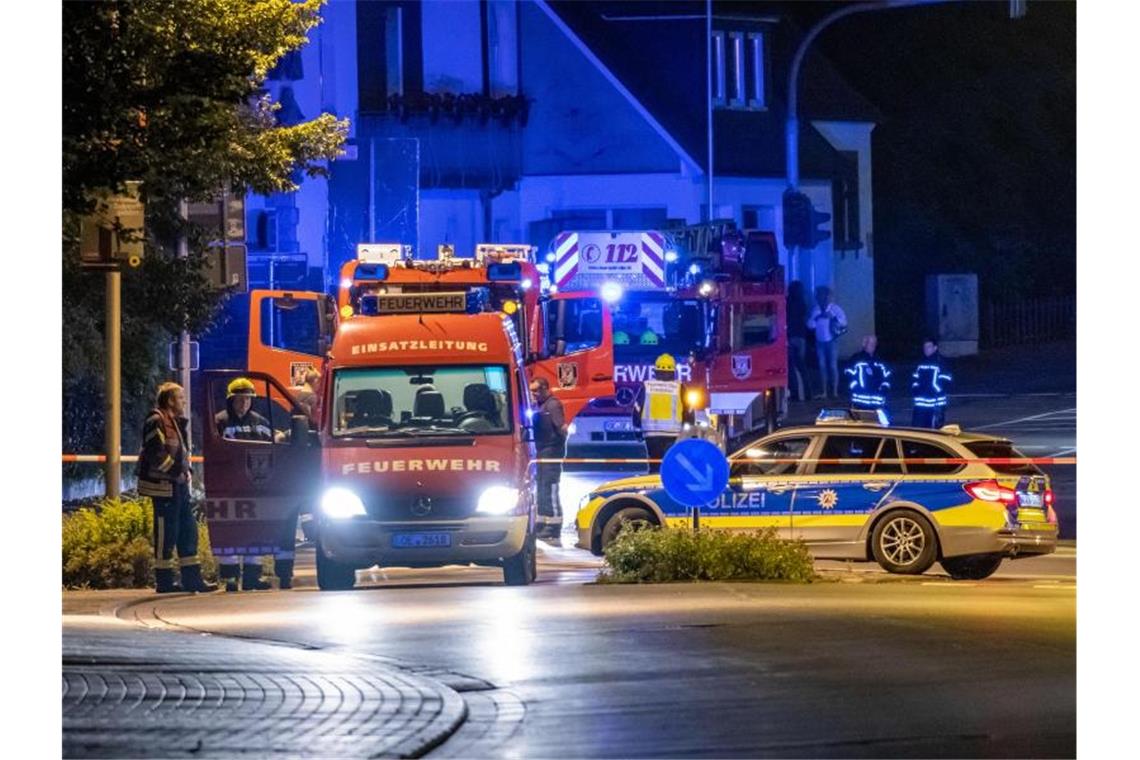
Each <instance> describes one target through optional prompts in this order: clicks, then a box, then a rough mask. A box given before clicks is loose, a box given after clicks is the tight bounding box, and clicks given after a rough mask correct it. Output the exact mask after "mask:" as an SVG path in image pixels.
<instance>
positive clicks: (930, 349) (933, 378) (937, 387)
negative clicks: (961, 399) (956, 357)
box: [910, 338, 954, 429]
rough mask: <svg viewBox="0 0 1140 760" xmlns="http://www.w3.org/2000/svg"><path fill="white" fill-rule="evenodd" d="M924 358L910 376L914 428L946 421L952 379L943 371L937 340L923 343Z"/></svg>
mask: <svg viewBox="0 0 1140 760" xmlns="http://www.w3.org/2000/svg"><path fill="white" fill-rule="evenodd" d="M922 353H923V359H922V361H921V362H919V364H918V366H917V367H915V369H914V374H913V375H912V376H911V382H910V390H911V393H912V394H913V395H914V416H913V417H912V420H911V424H912V425H913V426H914V427H927V428H935V429H938V428H940V427H942V425H943V424H945V422H946V404H947V403H948V401H949V398H948V396H947V393H946V389H947V387H948V386H949V385H950V381H951V380H953V379H954V378H952V377H951V376H950V373H949V372H947V371H946V369H947V367H946V360H945V359H943V358H942V354H940V353H939V352H938V341H937V340H935V339H934V338H927V339H926V341H925V342H924V343H923V344H922Z"/></svg>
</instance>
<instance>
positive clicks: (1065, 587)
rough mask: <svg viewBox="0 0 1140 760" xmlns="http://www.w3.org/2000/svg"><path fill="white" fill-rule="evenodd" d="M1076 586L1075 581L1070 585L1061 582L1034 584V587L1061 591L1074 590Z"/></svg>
mask: <svg viewBox="0 0 1140 760" xmlns="http://www.w3.org/2000/svg"><path fill="white" fill-rule="evenodd" d="M1076 587H1077V584H1075V583H1074V584H1072V585H1071V586H1070V585H1062V584H1060V583H1057V584H1034V586H1033V588H1047V589H1059V590H1061V591H1070V590H1074V589H1076Z"/></svg>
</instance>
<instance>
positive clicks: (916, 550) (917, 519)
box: [871, 509, 938, 575]
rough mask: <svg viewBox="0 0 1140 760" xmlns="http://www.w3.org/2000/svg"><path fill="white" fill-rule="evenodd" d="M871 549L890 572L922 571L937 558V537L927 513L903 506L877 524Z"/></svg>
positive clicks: (913, 572) (918, 572) (912, 573)
mask: <svg viewBox="0 0 1140 760" xmlns="http://www.w3.org/2000/svg"><path fill="white" fill-rule="evenodd" d="M871 553H872V554H873V555H874V557H875V561H876V562H878V563H879V565H880V566H881V567H882V568H883V569H884V570H886V571H887V572H888V573H899V574H902V575H921V574H922V573H925V572H926V571H927V570H928V569H929V568H930V566H931V565H933V564H934V561H935V560H936V559H937V558H938V539H937V537H936V536H935V534H934V529H933V528H932V527H930V523H929V522H928V521H927V519H926V518H925V517H923V516H922V515H921V514H919V513H918V512H915V511H913V510H910V509H900V510H898V511H895V512H891V513H890V514H888V515H887V516H886V517H884V518H883V519H882V520H880V521H879V522H878V523H877V524H876V525H875V530H874V532H873V533H872V534H871Z"/></svg>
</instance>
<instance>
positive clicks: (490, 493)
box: [475, 486, 519, 515]
mask: <svg viewBox="0 0 1140 760" xmlns="http://www.w3.org/2000/svg"><path fill="white" fill-rule="evenodd" d="M518 505H519V489H517V488H511V487H509V486H491V487H490V488H488V489H487V490H486V491H484V492H483V494H482V495H481V496H480V497H479V506H478V507H476V508H475V511H476V512H482V513H483V514H485V515H505V514H507V513H508V512H513V511H514V510H515V507H517V506H518Z"/></svg>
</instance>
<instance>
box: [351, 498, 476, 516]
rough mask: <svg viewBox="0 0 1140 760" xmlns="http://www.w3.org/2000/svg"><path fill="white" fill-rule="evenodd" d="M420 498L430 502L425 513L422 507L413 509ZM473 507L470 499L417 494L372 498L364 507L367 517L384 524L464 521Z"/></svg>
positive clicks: (473, 500)
mask: <svg viewBox="0 0 1140 760" xmlns="http://www.w3.org/2000/svg"><path fill="white" fill-rule="evenodd" d="M420 498H428V499H430V500H431V504H430V509H428V510H427V511H426V513H422V512H423V509H422V505H421V509H419V510H417V509H414V507H416V501H417V500H418V499H420ZM475 507H476V503H475V499H474V498H471V497H444V496H439V497H433V496H430V495H428V494H419V493H416V494H392V495H386V496H383V497H373V498H372V499H370V500H369V501H368V503H367V504H366V505H365V508H366V509H367V510H368V516H369V517H371V518H372V519H373V520H382V521H384V522H392V521H398V522H409V521H410V522H418V521H434V520H465V519H467V518H468V517H472V516H473V515H474V514H475ZM421 513H422V514H421Z"/></svg>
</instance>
